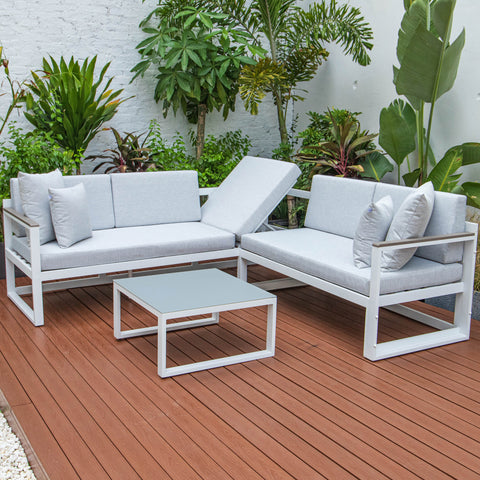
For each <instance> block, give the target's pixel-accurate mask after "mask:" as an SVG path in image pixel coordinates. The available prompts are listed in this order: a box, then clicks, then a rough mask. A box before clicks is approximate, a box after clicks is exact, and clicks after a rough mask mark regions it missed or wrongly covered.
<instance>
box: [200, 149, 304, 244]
mask: <svg viewBox="0 0 480 480" xmlns="http://www.w3.org/2000/svg"><path fill="white" fill-rule="evenodd" d="M299 174H300V169H299V168H298V167H297V166H296V165H295V164H294V163H289V162H282V161H279V160H271V159H268V158H258V157H244V158H243V159H242V161H241V162H240V163H239V164H238V165H237V166H236V167H235V168H234V169H233V171H232V172H231V173H230V175H228V177H227V178H226V179H225V180H224V181H223V182H222V184H221V185H220V186H219V187H218V188H217V189H216V190H215V191H214V192H213V193H212V194H211V195H210V197H209V198H208V200H207V201H206V202H205V204H204V205H203V207H202V222H203V223H206V224H208V225H213V226H214V227H218V228H221V229H223V230H227V231H229V232H232V233H235V234H236V235H238V236H240V235H242V234H243V233H250V232H254V231H255V230H256V229H257V228H258V227H259V226H260V225H261V224H262V222H263V221H264V220H266V218H267V217H268V215H269V214H270V213H271V212H272V211H273V209H274V208H275V207H276V206H277V205H278V204H279V203H280V201H281V200H282V198H283V197H284V196H285V195H286V194H287V192H288V191H289V190H290V188H291V187H292V186H293V185H294V184H295V182H296V180H297V178H298V176H299Z"/></svg>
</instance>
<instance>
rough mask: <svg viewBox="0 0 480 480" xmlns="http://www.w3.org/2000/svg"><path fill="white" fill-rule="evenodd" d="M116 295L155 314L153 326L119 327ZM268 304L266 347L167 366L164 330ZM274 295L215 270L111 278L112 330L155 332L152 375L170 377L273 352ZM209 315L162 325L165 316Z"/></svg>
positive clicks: (117, 334)
mask: <svg viewBox="0 0 480 480" xmlns="http://www.w3.org/2000/svg"><path fill="white" fill-rule="evenodd" d="M121 294H124V295H125V296H127V297H129V298H131V299H132V300H134V301H135V302H136V303H138V304H139V305H141V306H142V307H144V308H145V309H146V310H148V311H149V312H151V313H152V314H153V315H156V316H157V317H158V325H156V326H154V327H146V328H138V329H134V330H125V331H122V329H121V327H122V325H121V300H120V299H121ZM262 305H267V306H268V313H267V330H266V347H265V349H264V350H257V351H255V352H249V353H242V354H240V355H233V356H228V357H223V358H217V359H213V360H206V361H202V362H196V363H190V364H187V365H179V366H175V367H168V368H167V332H169V331H172V330H180V329H185V328H191V327H198V326H202V325H212V324H215V323H218V322H219V318H220V317H219V316H220V312H226V311H231V310H239V309H244V308H251V307H259V306H262ZM276 308H277V297H276V296H275V295H272V294H271V293H269V292H266V291H265V290H262V289H261V288H258V287H255V286H254V285H251V284H248V283H246V282H244V281H243V280H240V279H238V278H236V277H233V276H232V275H229V274H228V273H225V272H222V271H221V270H217V269H205V270H192V271H185V272H176V273H163V274H156V275H150V276H143V277H133V278H124V279H121V280H115V281H114V282H113V330H114V335H115V338H117V339H123V338H130V337H137V336H141V335H151V334H155V333H158V374H159V375H160V376H161V377H171V376H173V375H180V374H183V373H190V372H196V371H199V370H205V369H208V368H214V367H222V366H225V365H232V364H234V363H240V362H246V361H249V360H258V359H261V358H266V357H272V356H273V355H274V353H275V324H276ZM204 314H212V316H211V317H208V318H202V319H198V320H186V321H179V322H176V323H169V324H167V320H170V319H179V318H185V317H189V316H193V315H204Z"/></svg>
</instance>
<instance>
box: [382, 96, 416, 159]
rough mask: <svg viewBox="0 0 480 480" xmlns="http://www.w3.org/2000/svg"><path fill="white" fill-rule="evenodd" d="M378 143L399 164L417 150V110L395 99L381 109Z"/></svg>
mask: <svg viewBox="0 0 480 480" xmlns="http://www.w3.org/2000/svg"><path fill="white" fill-rule="evenodd" d="M378 143H379V144H380V146H381V147H382V148H383V149H384V150H385V151H386V152H387V153H388V154H389V155H390V156H391V157H392V159H393V161H394V162H395V163H396V164H397V165H399V166H400V165H401V164H402V163H403V161H404V160H405V158H406V156H407V155H409V154H410V153H412V152H414V151H415V148H416V143H415V112H414V111H413V108H412V107H411V106H410V104H408V103H406V102H404V101H403V100H395V101H394V102H392V103H391V104H390V105H389V106H388V108H384V109H383V110H382V111H381V113H380V136H379V138H378Z"/></svg>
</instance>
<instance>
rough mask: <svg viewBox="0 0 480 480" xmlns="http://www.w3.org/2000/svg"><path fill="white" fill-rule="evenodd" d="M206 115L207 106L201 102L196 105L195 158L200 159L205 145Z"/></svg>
mask: <svg viewBox="0 0 480 480" xmlns="http://www.w3.org/2000/svg"><path fill="white" fill-rule="evenodd" d="M206 116H207V106H206V105H205V104H204V103H201V104H200V105H199V106H198V122H197V144H196V158H197V160H200V157H201V156H202V153H203V147H204V145H205V119H206Z"/></svg>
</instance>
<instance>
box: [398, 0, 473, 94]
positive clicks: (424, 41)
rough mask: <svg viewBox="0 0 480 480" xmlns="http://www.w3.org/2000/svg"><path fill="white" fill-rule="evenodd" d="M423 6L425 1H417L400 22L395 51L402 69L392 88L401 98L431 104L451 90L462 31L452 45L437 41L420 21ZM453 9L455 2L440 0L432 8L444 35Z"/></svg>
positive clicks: (449, 26)
mask: <svg viewBox="0 0 480 480" xmlns="http://www.w3.org/2000/svg"><path fill="white" fill-rule="evenodd" d="M424 4H425V0H416V1H415V2H414V4H413V5H412V7H411V8H410V9H409V11H408V13H407V14H405V16H404V20H403V21H402V30H401V31H400V33H399V41H398V48H397V56H398V58H399V61H400V65H401V66H400V68H399V69H398V71H397V74H396V76H395V86H396V88H397V93H399V94H401V95H402V94H403V95H407V96H409V97H416V98H418V99H421V100H423V101H425V102H429V103H434V102H435V101H436V100H437V99H438V98H439V97H440V96H442V95H443V94H444V93H446V92H447V91H449V90H450V89H451V88H452V87H453V84H454V82H455V78H456V76H457V71H458V65H459V62H460V56H461V53H462V50H463V47H464V45H465V30H462V32H461V33H460V35H459V36H458V37H457V39H456V40H455V41H454V42H453V43H452V44H449V38H443V40H442V39H441V38H438V37H437V36H436V35H435V33H434V32H433V31H430V30H429V29H427V24H426V21H425V22H422V21H421V15H422V12H423V6H424ZM437 4H439V5H438V6H437ZM447 4H448V5H447ZM454 6H455V0H442V1H441V2H435V3H434V4H433V5H432V7H431V8H432V16H433V17H434V18H435V23H436V25H438V26H439V27H438V28H439V29H440V30H441V32H442V34H444V35H447V34H448V35H449V33H450V29H451V23H452V20H453V7H454Z"/></svg>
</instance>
